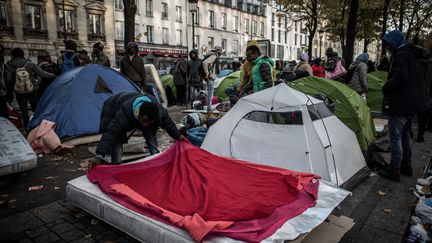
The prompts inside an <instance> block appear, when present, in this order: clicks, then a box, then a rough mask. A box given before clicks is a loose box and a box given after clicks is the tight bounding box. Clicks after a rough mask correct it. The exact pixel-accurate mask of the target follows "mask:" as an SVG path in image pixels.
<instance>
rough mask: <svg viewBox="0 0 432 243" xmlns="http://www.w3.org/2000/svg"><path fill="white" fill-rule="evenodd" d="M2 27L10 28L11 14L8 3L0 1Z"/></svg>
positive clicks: (0, 23)
mask: <svg viewBox="0 0 432 243" xmlns="http://www.w3.org/2000/svg"><path fill="white" fill-rule="evenodd" d="M0 25H1V26H9V25H10V23H9V13H8V7H7V2H6V1H0Z"/></svg>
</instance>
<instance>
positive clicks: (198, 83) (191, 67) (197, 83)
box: [187, 50, 203, 87]
mask: <svg viewBox="0 0 432 243" xmlns="http://www.w3.org/2000/svg"><path fill="white" fill-rule="evenodd" d="M191 53H195V54H196V56H197V59H195V60H193V59H192V58H191V59H190V60H189V61H188V67H187V80H188V81H189V84H190V85H191V86H193V87H202V85H203V82H202V78H201V76H200V74H199V72H198V66H199V65H200V63H201V59H199V58H198V51H197V50H192V51H190V52H189V56H191Z"/></svg>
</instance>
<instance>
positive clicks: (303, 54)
mask: <svg viewBox="0 0 432 243" xmlns="http://www.w3.org/2000/svg"><path fill="white" fill-rule="evenodd" d="M300 61H304V62H309V55H308V54H307V53H302V54H301V55H300Z"/></svg>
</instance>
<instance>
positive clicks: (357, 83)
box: [347, 53, 369, 101]
mask: <svg viewBox="0 0 432 243" xmlns="http://www.w3.org/2000/svg"><path fill="white" fill-rule="evenodd" d="M368 60H369V55H368V54H367V53H362V54H360V55H359V56H358V57H357V58H356V60H355V61H354V62H353V63H352V64H351V65H350V70H352V71H353V75H352V78H351V80H349V81H348V83H347V85H348V87H350V88H351V89H353V90H354V91H356V92H357V93H358V94H359V95H360V96H361V97H362V99H363V100H364V101H366V93H367V91H368V83H367V71H368V66H367V64H366V62H367V61H368Z"/></svg>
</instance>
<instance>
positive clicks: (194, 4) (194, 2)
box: [188, 0, 198, 49]
mask: <svg viewBox="0 0 432 243" xmlns="http://www.w3.org/2000/svg"><path fill="white" fill-rule="evenodd" d="M188 2H189V11H190V12H191V13H192V49H195V22H196V21H195V15H196V14H197V9H198V0H188Z"/></svg>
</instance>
